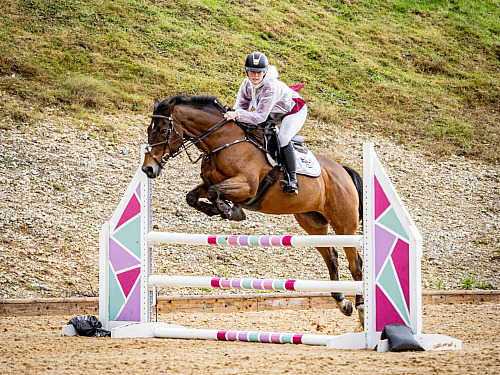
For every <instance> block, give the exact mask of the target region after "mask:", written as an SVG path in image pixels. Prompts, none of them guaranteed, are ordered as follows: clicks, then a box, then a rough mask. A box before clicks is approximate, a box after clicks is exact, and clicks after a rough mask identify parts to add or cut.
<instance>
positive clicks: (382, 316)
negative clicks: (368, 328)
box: [375, 285, 405, 332]
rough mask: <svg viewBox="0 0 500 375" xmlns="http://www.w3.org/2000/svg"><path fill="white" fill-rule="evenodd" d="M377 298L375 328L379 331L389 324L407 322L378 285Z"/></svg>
mask: <svg viewBox="0 0 500 375" xmlns="http://www.w3.org/2000/svg"><path fill="white" fill-rule="evenodd" d="M375 300H376V303H375V309H376V310H377V311H376V312H375V316H376V318H375V319H376V322H375V330H376V331H377V332H381V331H382V330H383V329H384V327H385V326H386V325H387V324H396V323H399V324H405V323H404V321H403V319H402V318H401V316H400V315H399V313H398V312H397V310H396V309H395V308H394V306H393V305H392V303H391V301H390V300H389V299H388V298H387V297H386V295H385V293H384V292H383V291H382V290H381V289H380V288H379V286H378V285H377V286H375Z"/></svg>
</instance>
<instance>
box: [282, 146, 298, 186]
mask: <svg viewBox="0 0 500 375" xmlns="http://www.w3.org/2000/svg"><path fill="white" fill-rule="evenodd" d="M280 154H281V161H282V162H283V166H284V167H285V179H284V180H281V181H280V186H281V187H282V188H283V192H285V193H295V194H298V193H299V188H298V185H297V175H296V173H295V153H294V151H293V145H292V143H291V142H290V143H288V144H287V145H286V146H285V147H280Z"/></svg>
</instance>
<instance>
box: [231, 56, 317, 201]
mask: <svg viewBox="0 0 500 375" xmlns="http://www.w3.org/2000/svg"><path fill="white" fill-rule="evenodd" d="M245 69H246V73H247V78H245V80H244V81H243V83H242V84H241V86H240V89H239V90H238V96H237V98H236V104H235V105H234V111H229V112H226V113H225V114H224V117H225V118H226V120H228V121H229V120H236V119H238V120H239V121H241V122H244V123H248V124H255V125H258V124H261V123H263V122H265V121H266V120H267V119H268V117H270V118H271V119H273V120H277V119H280V120H281V126H280V129H279V131H278V144H279V147H280V154H281V157H282V160H283V164H284V166H285V170H286V173H285V180H282V181H280V185H281V186H282V188H283V191H284V192H285V193H295V194H298V185H297V176H296V173H295V155H294V151H293V145H292V144H291V142H290V141H291V139H292V137H293V136H294V135H296V134H297V133H298V131H299V130H300V129H301V128H302V126H303V125H304V122H305V121H306V117H307V107H306V105H305V104H306V102H305V101H304V100H303V99H302V98H301V97H300V95H299V94H298V92H296V91H294V90H293V89H291V88H290V87H288V86H287V85H286V84H285V83H283V82H281V81H280V80H278V70H277V69H276V67H275V66H273V65H269V64H268V61H267V57H266V55H264V54H263V53H262V52H253V53H251V54H250V55H249V56H248V58H247V60H246V62H245ZM301 87H302V85H300V86H299V90H300V88H301Z"/></svg>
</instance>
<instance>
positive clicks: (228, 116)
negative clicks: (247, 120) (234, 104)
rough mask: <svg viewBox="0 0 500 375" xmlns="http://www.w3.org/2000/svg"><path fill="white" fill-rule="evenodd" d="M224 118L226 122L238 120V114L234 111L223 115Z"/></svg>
mask: <svg viewBox="0 0 500 375" xmlns="http://www.w3.org/2000/svg"><path fill="white" fill-rule="evenodd" d="M224 118H225V119H226V120H227V121H231V120H236V119H237V118H238V112H236V111H228V112H226V113H224Z"/></svg>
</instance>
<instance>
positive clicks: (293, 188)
mask: <svg viewBox="0 0 500 375" xmlns="http://www.w3.org/2000/svg"><path fill="white" fill-rule="evenodd" d="M280 186H281V188H282V189H283V193H286V194H299V187H298V186H297V182H296V181H286V180H281V181H280Z"/></svg>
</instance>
